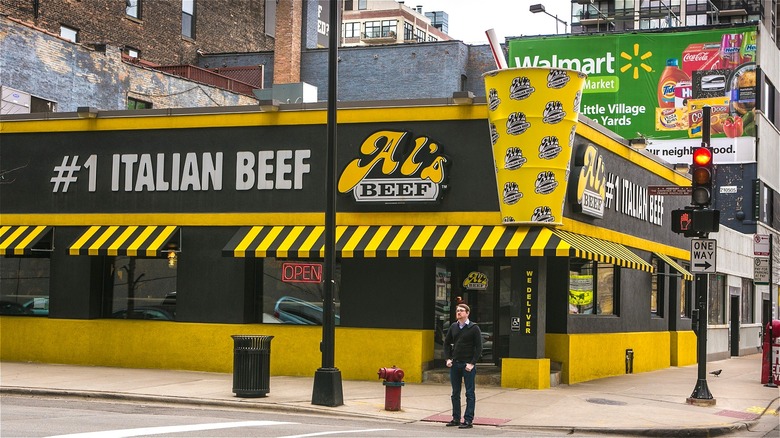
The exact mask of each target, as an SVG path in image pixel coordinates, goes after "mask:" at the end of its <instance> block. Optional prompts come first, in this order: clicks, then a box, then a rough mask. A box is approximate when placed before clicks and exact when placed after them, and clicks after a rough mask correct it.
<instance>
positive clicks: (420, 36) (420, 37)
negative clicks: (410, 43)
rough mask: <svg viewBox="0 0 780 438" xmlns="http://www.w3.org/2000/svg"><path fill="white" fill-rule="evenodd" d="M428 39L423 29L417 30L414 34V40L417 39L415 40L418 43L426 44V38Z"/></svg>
mask: <svg viewBox="0 0 780 438" xmlns="http://www.w3.org/2000/svg"><path fill="white" fill-rule="evenodd" d="M426 37H427V34H426V33H425V31H424V30H422V29H420V28H417V29H416V30H415V32H414V39H415V40H416V41H417V42H418V43H424V42H425V38H426Z"/></svg>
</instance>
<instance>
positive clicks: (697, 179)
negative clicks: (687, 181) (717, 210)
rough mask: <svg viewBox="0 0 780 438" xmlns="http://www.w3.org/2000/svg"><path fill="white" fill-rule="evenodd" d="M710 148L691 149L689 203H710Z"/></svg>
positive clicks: (703, 205) (704, 204) (699, 205)
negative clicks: (691, 164)
mask: <svg viewBox="0 0 780 438" xmlns="http://www.w3.org/2000/svg"><path fill="white" fill-rule="evenodd" d="M712 171H713V167H712V149H710V148H709V147H707V146H704V145H702V146H699V147H697V148H696V149H694V150H693V166H692V167H691V185H692V190H691V204H693V205H694V206H695V207H707V206H709V205H710V204H712V177H713V172H712Z"/></svg>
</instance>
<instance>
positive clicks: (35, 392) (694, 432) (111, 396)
mask: <svg viewBox="0 0 780 438" xmlns="http://www.w3.org/2000/svg"><path fill="white" fill-rule="evenodd" d="M0 394H11V395H27V396H31V395H32V396H56V397H68V398H85V399H94V400H119V401H133V402H145V403H160V404H180V405H190V406H200V407H203V406H212V407H224V408H234V409H235V408H240V409H251V410H256V411H270V412H286V413H299V414H309V415H312V414H314V415H321V416H338V417H349V418H355V419H362V420H375V421H387V422H395V423H416V422H419V421H420V420H409V419H398V418H393V417H384V416H382V417H379V416H376V415H369V414H360V413H355V412H344V411H339V410H336V408H328V407H306V406H296V405H291V404H280V403H273V402H272V403H267V404H258V403H250V402H246V401H238V400H237V401H232V400H218V399H194V398H188V397H175V396H159V395H148V394H125V393H116V392H105V391H85V390H63V389H50V388H27V387H17V386H11V387H8V386H6V387H2V388H0ZM240 400H245V399H240ZM757 423H758V419H755V420H751V421H739V422H735V423H731V424H724V425H720V426H712V427H688V428H675V429H672V428H657V429H635V428H622V429H621V428H607V427H605V428H598V427H594V428H588V427H564V426H529V425H523V426H519V425H497V426H493V427H497V428H500V429H506V430H514V429H517V430H526V431H527V430H539V431H547V432H550V431H560V432H563V433H565V434H567V435H570V434H574V433H588V434H601V435H616V436H644V437H698V436H702V437H715V436H724V435H729V434H733V433H735V432H737V431H740V430H749V428H750V427H752V426H753V425H755V424H757Z"/></svg>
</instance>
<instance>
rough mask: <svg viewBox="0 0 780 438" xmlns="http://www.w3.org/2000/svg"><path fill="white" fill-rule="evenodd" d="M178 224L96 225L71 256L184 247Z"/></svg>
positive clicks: (148, 253)
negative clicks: (180, 239) (180, 238)
mask: <svg viewBox="0 0 780 438" xmlns="http://www.w3.org/2000/svg"><path fill="white" fill-rule="evenodd" d="M178 239H179V227H177V226H173V225H171V226H154V225H151V226H137V225H131V226H116V225H112V226H93V227H90V228H89V229H88V230H87V231H85V232H84V233H83V234H82V235H81V236H79V238H78V239H76V241H75V242H73V244H72V245H71V246H70V248H68V254H70V255H92V256H95V255H103V256H130V257H135V256H147V257H156V256H159V255H161V251H165V250H169V249H173V250H177V251H178V250H181V242H180V241H179V240H178Z"/></svg>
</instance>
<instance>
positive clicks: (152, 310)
mask: <svg viewBox="0 0 780 438" xmlns="http://www.w3.org/2000/svg"><path fill="white" fill-rule="evenodd" d="M177 271H178V270H177V269H176V263H175V262H174V263H171V261H170V260H168V259H167V258H141V257H125V256H119V257H114V258H113V260H112V263H111V279H112V283H111V296H110V297H109V298H108V301H109V302H110V306H111V309H110V314H109V315H108V316H110V317H111V318H122V319H152V320H164V321H173V320H175V319H176V280H177Z"/></svg>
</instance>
